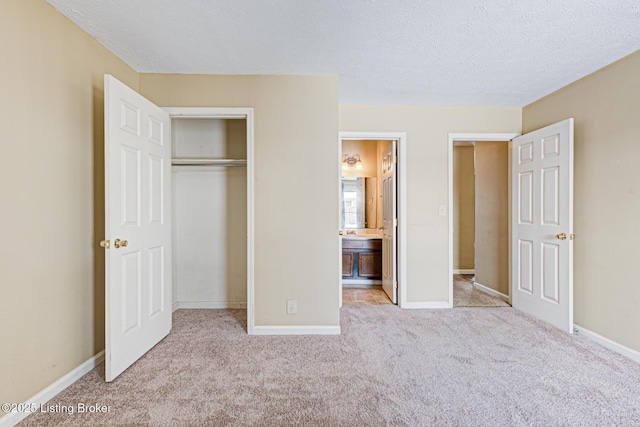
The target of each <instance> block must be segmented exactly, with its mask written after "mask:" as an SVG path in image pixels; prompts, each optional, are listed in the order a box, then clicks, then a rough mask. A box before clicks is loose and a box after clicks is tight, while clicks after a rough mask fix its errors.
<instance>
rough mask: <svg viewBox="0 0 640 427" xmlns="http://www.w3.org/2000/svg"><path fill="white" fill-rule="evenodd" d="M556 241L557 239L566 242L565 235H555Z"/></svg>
mask: <svg viewBox="0 0 640 427" xmlns="http://www.w3.org/2000/svg"><path fill="white" fill-rule="evenodd" d="M556 239H558V240H567V233H560V234H556Z"/></svg>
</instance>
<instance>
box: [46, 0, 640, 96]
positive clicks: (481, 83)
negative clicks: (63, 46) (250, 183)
mask: <svg viewBox="0 0 640 427" xmlns="http://www.w3.org/2000/svg"><path fill="white" fill-rule="evenodd" d="M47 1H48V2H49V3H50V4H51V5H52V6H53V7H55V8H56V9H57V10H59V11H60V12H61V13H63V14H64V15H66V16H67V17H68V18H69V19H71V20H72V21H73V22H75V23H76V24H77V25H78V26H80V27H81V28H82V29H84V30H85V31H86V32H87V33H89V34H90V35H91V36H93V37H95V38H96V39H97V40H98V41H99V42H100V43H102V44H103V45H104V46H106V47H107V48H108V49H110V50H111V51H112V52H114V53H115V54H116V55H117V56H119V57H120V58H122V59H123V60H124V61H125V62H127V63H128V64H129V65H130V66H132V67H133V68H134V69H136V70H137V71H139V72H144V73H185V74H334V75H335V74H337V75H338V76H339V79H340V102H341V103H342V104H396V105H459V106H462V105H477V106H514V107H521V106H524V105H526V104H528V103H530V102H532V101H534V100H536V99H538V98H540V97H542V96H544V95H547V94H549V93H551V92H553V91H554V90H556V89H559V88H560V87H562V86H565V85H566V84H568V83H570V82H572V81H575V80H577V79H579V78H580V77H583V76H585V75H587V74H589V73H591V72H593V71H595V70H597V69H599V68H601V67H603V66H605V65H607V64H609V63H611V62H613V61H616V60H617V59H620V58H622V57H623V56H626V55H628V54H630V53H632V52H634V51H636V50H638V49H639V48H640V1H638V0H616V1H613V0H539V1H527V0H405V1H397V2H394V1H383V0H349V1H344V0H315V1H310V0H262V1H259V0H180V1H177V0H135V1H131V0H110V1H103V0H47Z"/></svg>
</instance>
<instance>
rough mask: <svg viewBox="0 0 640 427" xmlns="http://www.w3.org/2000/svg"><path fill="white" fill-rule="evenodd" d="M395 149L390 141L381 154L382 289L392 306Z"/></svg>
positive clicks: (395, 292)
mask: <svg viewBox="0 0 640 427" xmlns="http://www.w3.org/2000/svg"><path fill="white" fill-rule="evenodd" d="M396 147H397V142H396V141H392V142H391V144H389V146H388V147H387V148H386V149H385V150H384V152H383V153H382V227H383V231H382V289H383V290H384V291H385V293H386V294H387V295H388V296H389V298H390V299H391V301H393V303H394V304H397V303H398V264H397V257H396V253H397V247H398V233H397V229H398V219H397V218H398V203H397V199H396V193H397V191H396V182H397V170H396V158H397V157H396Z"/></svg>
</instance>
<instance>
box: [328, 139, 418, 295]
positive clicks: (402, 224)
mask: <svg viewBox="0 0 640 427" xmlns="http://www.w3.org/2000/svg"><path fill="white" fill-rule="evenodd" d="M344 139H347V140H354V139H356V140H357V139H371V140H376V141H385V140H388V141H394V140H395V141H398V165H399V172H400V173H399V174H398V195H397V197H398V254H397V255H398V307H401V308H405V305H406V304H407V289H408V286H409V285H408V282H407V225H408V224H407V167H406V165H407V133H406V132H364V131H341V132H339V135H338V149H339V150H338V154H339V155H340V160H341V159H342V140H344ZM341 176H342V169H340V172H339V175H338V183H339V182H340V177H341ZM338 191H339V190H338ZM338 194H339V193H338ZM336 231H337V230H336ZM338 238H340V236H338ZM339 256H340V258H339V259H340V263H342V244H340V253H339ZM340 265H341V264H340ZM339 272H340V280H339V282H338V283H339V284H340V285H339V288H338V289H339V292H340V307H342V268H340V269H339ZM406 308H409V307H406Z"/></svg>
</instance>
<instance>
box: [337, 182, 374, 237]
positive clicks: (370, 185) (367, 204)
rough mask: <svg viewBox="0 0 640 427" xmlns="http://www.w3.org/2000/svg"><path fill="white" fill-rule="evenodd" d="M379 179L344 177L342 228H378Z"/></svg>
mask: <svg viewBox="0 0 640 427" xmlns="http://www.w3.org/2000/svg"><path fill="white" fill-rule="evenodd" d="M377 206H378V197H377V178H350V177H342V191H341V192H340V213H341V214H340V228H376V217H377Z"/></svg>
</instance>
